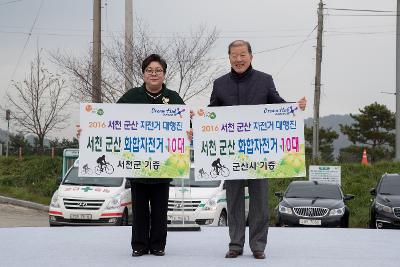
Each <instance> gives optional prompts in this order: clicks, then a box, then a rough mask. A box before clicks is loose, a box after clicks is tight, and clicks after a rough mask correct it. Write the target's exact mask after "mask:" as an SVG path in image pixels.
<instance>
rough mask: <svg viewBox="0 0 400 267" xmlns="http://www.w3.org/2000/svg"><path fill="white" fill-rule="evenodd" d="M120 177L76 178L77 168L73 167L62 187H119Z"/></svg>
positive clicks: (120, 183)
mask: <svg viewBox="0 0 400 267" xmlns="http://www.w3.org/2000/svg"><path fill="white" fill-rule="evenodd" d="M123 179H124V178H122V177H78V168H77V167H73V168H71V170H70V171H69V172H68V173H67V175H66V177H65V179H64V181H63V182H62V184H63V185H78V186H85V185H88V186H106V187H120V186H121V185H122V182H123Z"/></svg>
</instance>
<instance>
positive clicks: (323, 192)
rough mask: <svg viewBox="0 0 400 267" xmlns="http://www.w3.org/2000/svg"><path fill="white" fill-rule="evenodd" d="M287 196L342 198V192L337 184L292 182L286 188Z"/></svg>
mask: <svg viewBox="0 0 400 267" xmlns="http://www.w3.org/2000/svg"><path fill="white" fill-rule="evenodd" d="M285 197H287V198H329V199H341V198H342V194H341V191H340V189H339V186H337V185H335V184H315V183H292V184H290V185H289V187H288V189H287V190H286V193H285Z"/></svg>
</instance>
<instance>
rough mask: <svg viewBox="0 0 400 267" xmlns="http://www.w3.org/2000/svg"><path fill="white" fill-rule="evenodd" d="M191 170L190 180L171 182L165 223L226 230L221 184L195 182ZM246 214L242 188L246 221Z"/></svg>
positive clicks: (216, 182) (247, 201)
mask: <svg viewBox="0 0 400 267" xmlns="http://www.w3.org/2000/svg"><path fill="white" fill-rule="evenodd" d="M194 170H195V168H194V167H193V164H192V168H191V169H190V179H174V180H173V181H172V183H171V186H170V189H169V200H168V222H169V223H171V222H174V221H177V222H179V221H182V220H184V221H185V222H196V223H197V224H198V225H208V226H227V225H228V220H227V218H228V217H227V215H228V209H227V207H226V191H225V187H224V181H218V180H215V181H201V182H199V181H195V178H194ZM182 183H183V184H182ZM248 211H249V195H248V189H247V187H246V188H245V212H246V218H247V215H248Z"/></svg>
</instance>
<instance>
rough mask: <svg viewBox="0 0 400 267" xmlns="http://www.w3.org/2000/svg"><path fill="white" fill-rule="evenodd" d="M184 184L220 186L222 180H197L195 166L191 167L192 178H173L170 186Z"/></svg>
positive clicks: (189, 185)
mask: <svg viewBox="0 0 400 267" xmlns="http://www.w3.org/2000/svg"><path fill="white" fill-rule="evenodd" d="M182 181H183V186H184V187H218V186H219V185H220V184H221V181H218V180H215V181H195V179H194V168H191V169H190V179H173V180H172V182H171V184H170V186H172V187H174V186H182Z"/></svg>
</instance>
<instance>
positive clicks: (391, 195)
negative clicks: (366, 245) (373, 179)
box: [369, 173, 400, 229]
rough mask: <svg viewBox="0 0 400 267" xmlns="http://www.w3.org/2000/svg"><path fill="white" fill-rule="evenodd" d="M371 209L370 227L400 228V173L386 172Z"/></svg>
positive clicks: (374, 192) (375, 190)
mask: <svg viewBox="0 0 400 267" xmlns="http://www.w3.org/2000/svg"><path fill="white" fill-rule="evenodd" d="M370 192H371V195H373V196H374V199H373V201H372V205H371V209H370V220H369V227H370V228H378V229H383V228H392V229H393V228H394V229H400V174H397V173H396V174H384V175H383V176H382V177H381V179H380V180H379V182H378V185H377V187H376V188H372V189H371V191H370Z"/></svg>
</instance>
